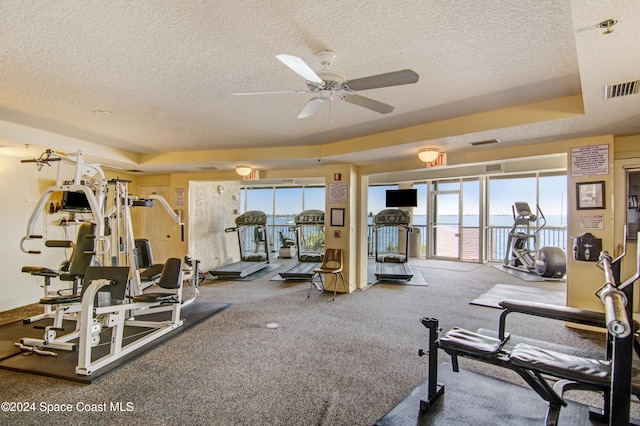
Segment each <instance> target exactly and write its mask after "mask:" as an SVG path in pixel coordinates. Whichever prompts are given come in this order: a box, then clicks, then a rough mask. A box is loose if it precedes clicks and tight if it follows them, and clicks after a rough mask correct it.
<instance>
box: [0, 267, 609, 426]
mask: <svg viewBox="0 0 640 426" xmlns="http://www.w3.org/2000/svg"><path fill="white" fill-rule="evenodd" d="M272 274H277V271H274V272H273V273H272ZM270 278H271V276H270V275H269V274H267V275H265V276H263V277H261V278H258V279H257V280H254V281H252V282H246V281H232V280H215V281H205V283H203V284H202V285H201V286H200V292H201V294H200V298H199V299H198V301H202V302H218V301H224V302H228V303H232V304H233V307H232V308H230V309H226V310H224V311H223V312H221V313H220V314H218V315H216V316H214V317H212V318H210V319H208V320H205V321H202V322H201V323H199V324H196V325H194V326H193V327H191V328H190V329H188V330H186V331H185V332H184V333H182V334H180V335H178V336H176V337H174V338H173V339H170V340H168V341H166V342H164V343H163V344H162V345H159V346H158V347H156V348H154V349H153V350H152V351H149V352H147V353H145V354H143V355H142V356H140V357H138V358H136V359H134V360H132V361H131V362H129V363H127V364H126V365H124V366H122V367H121V368H119V369H117V370H116V371H113V372H112V373H110V374H109V375H107V376H105V377H104V378H102V379H101V380H99V381H98V382H97V383H94V384H92V385H91V386H84V385H80V384H78V383H73V382H69V381H66V380H58V379H53V378H49V377H42V376H37V375H32V374H23V373H17V372H13V371H7V370H1V369H0V382H1V383H2V386H1V387H0V396H2V399H1V400H2V401H35V402H39V401H45V402H51V403H70V404H73V405H74V406H75V404H76V403H77V402H81V401H85V402H90V403H102V402H106V403H107V405H108V403H109V402H112V401H114V402H115V401H124V402H130V403H131V404H132V405H133V410H132V411H127V412H112V411H107V412H101V413H86V412H78V411H76V410H74V411H73V412H70V413H45V412H41V411H38V410H37V411H35V412H20V413H18V412H0V424H12V425H13V424H20V425H42V424H96V425H98V424H108V425H110V426H111V425H150V424H153V425H176V424H180V425H187V426H190V425H212V424H213V425H249V424H250V425H331V426H333V425H350V426H353V425H355V426H360V425H362V426H370V425H373V424H374V423H375V422H376V421H377V420H378V419H380V418H382V417H383V416H384V415H385V413H387V412H388V411H389V410H391V409H393V407H395V406H396V405H398V404H399V403H400V402H401V401H402V400H403V399H404V398H405V396H407V395H408V394H409V393H411V391H412V390H413V389H415V388H416V386H418V385H419V384H420V383H421V382H422V381H423V379H424V377H425V374H426V371H427V368H426V365H427V359H426V357H422V358H421V357H419V356H418V349H419V348H424V347H425V345H426V340H427V338H428V332H427V330H426V329H425V328H424V327H423V326H422V324H420V321H419V320H420V318H422V317H424V316H428V317H434V318H438V319H439V320H440V326H441V327H442V328H443V329H444V330H448V329H450V328H451V327H453V326H460V327H464V328H466V329H469V330H477V329H478V328H486V329H496V327H497V321H498V317H499V314H500V311H499V310H497V309H484V308H480V307H470V305H469V301H470V300H471V299H473V297H474V295H478V294H481V293H482V292H484V291H486V290H488V289H489V288H491V287H492V286H493V285H494V284H495V283H498V282H501V283H505V284H512V285H517V284H521V283H522V281H520V280H519V279H518V278H515V277H511V276H509V275H507V274H504V273H502V272H500V271H497V270H496V269H494V268H492V267H491V266H488V265H484V266H481V267H479V268H477V269H476V270H474V271H472V272H464V271H455V270H444V269H430V270H429V274H428V275H427V279H428V281H429V286H407V285H389V284H378V285H374V286H369V287H366V291H360V290H356V291H354V292H352V293H351V294H340V293H338V296H337V297H336V299H335V301H333V302H331V299H332V296H333V293H332V292H324V293H323V292H318V291H314V292H312V293H311V297H310V298H307V292H308V289H309V283H308V282H295V281H293V282H286V283H274V282H270V281H269V280H270ZM363 281H364V280H363ZM363 285H364V284H363ZM594 297H595V296H594ZM20 312H22V311H20ZM15 315H17V314H16V313H13V312H8V313H5V314H2V315H0V319H1V318H10V317H12V316H14V317H15ZM15 319H19V317H18V318H15ZM15 319H14V320H15ZM271 323H276V324H277V325H278V327H277V328H267V324H271ZM509 329H510V331H512V332H513V333H514V334H518V335H521V336H527V337H530V338H532V339H540V340H546V341H549V342H553V343H556V344H562V345H567V346H571V347H582V348H585V349H592V350H597V349H598V348H600V347H601V346H602V345H603V341H604V339H603V336H602V335H601V334H598V333H594V332H586V331H579V330H574V329H570V328H568V327H566V326H565V324H564V323H561V322H558V321H552V320H549V319H545V318H537V317H535V318H530V317H526V316H524V315H521V316H518V317H514V318H513V321H512V319H509ZM462 366H463V367H464V368H465V369H467V370H470V371H473V372H476V373H482V374H484V375H487V376H491V377H495V378H498V379H500V380H505V381H510V382H511V381H514V378H513V377H510V376H505V371H504V369H497V368H493V369H492V368H489V367H488V366H487V365H486V364H479V363H478V364H469V363H465V364H463V365H462ZM472 391H473V388H471V389H470V390H469V392H472ZM447 392H448V391H447ZM527 392H529V391H528V390H527ZM445 398H447V395H445ZM410 409H411V410H414V413H416V412H417V411H418V406H417V405H416V406H414V408H410ZM476 414H477V413H476V412H474V411H473V410H470V411H469V412H468V413H466V414H465V415H464V416H463V417H460V418H458V421H456V422H455V423H452V424H455V425H456V426H457V425H463V426H464V425H474V426H476V425H478V424H481V419H479V418H478V416H476ZM536 415H537V414H536ZM503 424H504V423H503Z"/></svg>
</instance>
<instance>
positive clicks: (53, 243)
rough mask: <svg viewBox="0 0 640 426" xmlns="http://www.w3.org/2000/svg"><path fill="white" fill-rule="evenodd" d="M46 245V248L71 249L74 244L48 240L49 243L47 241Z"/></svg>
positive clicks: (66, 241)
mask: <svg viewBox="0 0 640 426" xmlns="http://www.w3.org/2000/svg"><path fill="white" fill-rule="evenodd" d="M44 245H45V246H46V247H63V248H69V247H73V242H71V241H69V240H47V241H45V243H44Z"/></svg>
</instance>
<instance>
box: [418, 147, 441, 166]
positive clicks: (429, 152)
mask: <svg viewBox="0 0 640 426" xmlns="http://www.w3.org/2000/svg"><path fill="white" fill-rule="evenodd" d="M438 155H440V151H438V148H425V149H421V150H419V151H418V158H419V159H420V161H422V162H424V163H431V162H433V161H435V160H436V158H438Z"/></svg>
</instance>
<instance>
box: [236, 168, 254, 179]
mask: <svg viewBox="0 0 640 426" xmlns="http://www.w3.org/2000/svg"><path fill="white" fill-rule="evenodd" d="M236 173H237V174H239V175H240V176H242V177H245V176H249V175H250V174H251V167H249V166H236Z"/></svg>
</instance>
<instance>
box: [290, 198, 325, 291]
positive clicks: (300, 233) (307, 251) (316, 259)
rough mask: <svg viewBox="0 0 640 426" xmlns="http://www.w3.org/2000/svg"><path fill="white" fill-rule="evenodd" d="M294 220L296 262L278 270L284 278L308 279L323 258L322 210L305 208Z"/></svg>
mask: <svg viewBox="0 0 640 426" xmlns="http://www.w3.org/2000/svg"><path fill="white" fill-rule="evenodd" d="M294 220H295V224H296V226H295V228H293V230H294V232H295V235H296V249H297V250H296V251H297V252H298V262H297V263H295V264H294V265H292V266H290V267H289V268H287V269H285V270H284V271H282V272H280V277H282V278H284V279H286V280H310V279H311V278H312V277H313V270H314V269H316V268H319V267H320V266H321V265H322V260H323V258H324V212H323V211H322V210H305V211H303V212H302V213H300V214H298V215H297V216H296V217H295V219H294Z"/></svg>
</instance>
